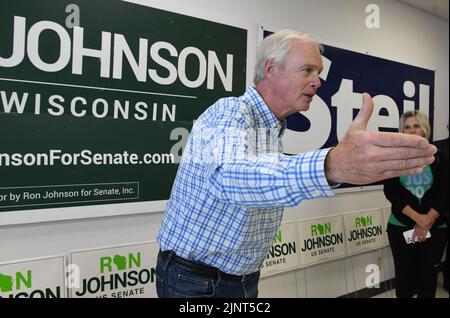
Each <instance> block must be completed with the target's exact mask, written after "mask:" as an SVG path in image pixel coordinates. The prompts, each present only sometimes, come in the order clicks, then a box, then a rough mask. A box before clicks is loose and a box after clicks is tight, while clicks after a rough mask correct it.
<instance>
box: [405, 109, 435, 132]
mask: <svg viewBox="0 0 450 318" xmlns="http://www.w3.org/2000/svg"><path fill="white" fill-rule="evenodd" d="M410 117H415V118H416V119H417V122H418V123H419V125H420V128H422V130H423V132H424V133H425V136H424V137H425V138H427V139H429V138H430V133H431V128H430V121H429V120H428V116H427V115H426V114H425V113H423V112H421V111H420V110H408V111H407V112H405V113H403V115H402V116H401V117H400V124H399V127H398V131H399V132H404V131H405V121H406V119H408V118H410Z"/></svg>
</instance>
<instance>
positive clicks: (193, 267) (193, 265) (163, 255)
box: [158, 251, 259, 281]
mask: <svg viewBox="0 0 450 318" xmlns="http://www.w3.org/2000/svg"><path fill="white" fill-rule="evenodd" d="M170 255H172V257H171V258H170V261H169V264H171V265H176V266H178V267H180V268H182V269H184V270H186V271H188V272H191V273H196V274H200V275H205V276H210V277H214V278H218V276H220V278H221V279H225V280H240V281H242V280H244V279H245V278H251V277H252V276H253V275H256V274H258V273H259V272H254V273H252V274H248V275H232V274H228V273H225V272H222V271H221V270H220V269H218V268H216V267H212V266H208V265H206V264H202V263H199V262H195V261H190V260H187V259H185V258H182V257H180V256H178V255H176V254H175V253H174V252H173V251H164V252H162V251H159V253H158V257H159V258H160V259H161V260H162V261H166V260H167V258H168V257H169V256H170Z"/></svg>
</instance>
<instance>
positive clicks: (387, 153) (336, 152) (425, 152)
mask: <svg viewBox="0 0 450 318" xmlns="http://www.w3.org/2000/svg"><path fill="white" fill-rule="evenodd" d="M372 111H373V101H372V98H371V97H370V95H369V94H367V93H364V94H363V105H362V107H361V110H360V111H359V113H358V115H357V116H356V118H355V120H353V122H352V124H351V125H350V127H349V128H348V130H347V132H346V133H345V135H344V137H343V138H342V140H341V141H340V142H339V144H338V145H337V146H336V147H335V148H333V149H331V150H330V152H329V153H328V155H327V158H326V159H325V175H326V177H327V180H328V182H329V183H351V184H368V183H372V182H377V181H380V180H384V179H389V178H394V177H398V176H406V175H416V174H419V173H421V172H422V171H423V167H424V166H425V165H428V164H430V163H432V162H433V161H434V156H433V155H434V154H435V153H436V151H437V149H436V147H435V146H433V145H431V144H430V143H429V142H428V140H426V139H425V138H422V137H419V136H416V135H410V134H402V133H392V132H369V131H366V129H367V122H368V121H369V119H370V116H371V115H372Z"/></svg>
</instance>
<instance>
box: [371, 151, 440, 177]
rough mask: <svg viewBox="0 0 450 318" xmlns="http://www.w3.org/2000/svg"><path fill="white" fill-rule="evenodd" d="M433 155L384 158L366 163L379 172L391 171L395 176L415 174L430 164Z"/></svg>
mask: <svg viewBox="0 0 450 318" xmlns="http://www.w3.org/2000/svg"><path fill="white" fill-rule="evenodd" d="M433 161H434V157H433V156H431V157H423V158H412V159H399V160H384V161H381V162H377V163H372V164H371V163H368V164H367V168H371V169H373V170H378V171H380V172H381V173H384V172H385V171H393V172H394V173H395V174H396V175H395V176H396V177H399V176H404V175H416V174H419V173H422V171H423V167H424V166H426V165H429V164H431V163H432V162H433Z"/></svg>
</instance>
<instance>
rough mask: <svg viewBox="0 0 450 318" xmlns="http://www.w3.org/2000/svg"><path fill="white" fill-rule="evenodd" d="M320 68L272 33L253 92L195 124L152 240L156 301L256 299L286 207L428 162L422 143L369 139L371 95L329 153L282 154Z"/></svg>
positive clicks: (294, 43) (286, 35) (288, 39)
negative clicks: (289, 120)
mask: <svg viewBox="0 0 450 318" xmlns="http://www.w3.org/2000/svg"><path fill="white" fill-rule="evenodd" d="M322 68H323V66H322V60H321V55H320V50H319V46H318V44H317V43H316V42H315V41H314V40H313V39H312V38H310V37H309V36H307V35H305V34H304V33H301V32H296V31H290V30H285V31H281V32H278V33H275V34H273V35H271V36H269V37H267V38H266V39H264V40H263V42H262V43H261V45H260V47H259V49H258V52H257V61H256V68H255V78H254V86H253V87H249V88H248V89H247V91H246V92H245V94H244V95H243V96H240V97H231V98H224V99H220V100H218V101H217V102H216V103H215V104H213V105H212V106H210V107H209V108H208V109H207V110H206V111H205V112H204V113H203V114H202V115H201V116H200V117H199V118H198V120H197V121H196V123H195V125H194V127H193V129H192V131H191V134H190V137H189V140H188V144H187V146H186V149H185V151H184V154H183V158H182V161H181V163H180V166H179V169H178V173H177V177H176V180H175V183H174V185H173V189H172V193H171V196H170V199H169V202H168V204H167V209H166V211H165V215H164V219H163V221H162V224H161V229H160V231H159V234H158V237H157V240H158V242H159V244H160V249H161V250H160V253H159V254H158V261H157V267H156V287H157V293H158V296H159V297H236V298H237V297H256V296H257V294H258V282H259V268H260V265H261V263H262V262H263V260H264V259H265V257H266V255H267V253H268V251H269V248H270V246H271V244H272V241H273V238H274V236H275V234H276V232H277V230H278V228H279V226H280V223H281V219H282V213H283V208H284V207H289V206H295V205H297V204H299V203H300V202H302V201H303V200H305V199H313V198H316V197H325V196H332V195H333V192H332V191H331V188H332V186H333V185H335V184H339V183H344V182H345V183H352V184H367V183H372V182H375V181H379V180H383V179H387V178H392V177H396V176H400V175H411V174H418V173H421V172H422V167H423V166H424V165H427V164H430V163H431V162H432V161H433V160H434V157H433V154H434V153H435V152H436V148H435V147H434V146H431V145H429V143H428V141H427V140H426V139H424V138H421V137H418V136H413V135H403V134H398V133H386V132H367V131H366V125H367V122H368V120H369V118H370V116H371V114H372V110H373V103H372V99H371V97H370V96H369V95H368V94H364V95H363V105H362V108H361V110H360V112H359V114H358V116H357V117H356V118H355V120H354V121H353V122H352V124H351V126H350V127H349V128H348V131H347V132H346V134H345V136H344V137H343V138H342V140H341V142H340V143H339V144H338V145H337V146H336V147H334V148H329V149H320V150H317V151H311V152H307V153H302V154H298V155H294V156H286V155H283V152H282V146H281V137H282V135H283V132H284V129H285V127H286V123H285V119H286V117H287V116H289V115H290V114H293V113H296V112H301V111H306V110H308V108H309V105H310V103H311V101H312V99H313V97H314V95H315V94H316V92H317V90H318V89H319V87H320V85H321V83H320V78H319V74H320V72H321V71H322ZM299 142H301V140H299Z"/></svg>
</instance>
